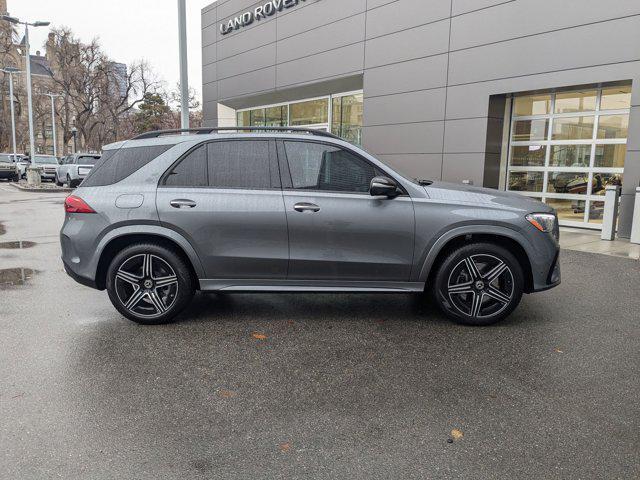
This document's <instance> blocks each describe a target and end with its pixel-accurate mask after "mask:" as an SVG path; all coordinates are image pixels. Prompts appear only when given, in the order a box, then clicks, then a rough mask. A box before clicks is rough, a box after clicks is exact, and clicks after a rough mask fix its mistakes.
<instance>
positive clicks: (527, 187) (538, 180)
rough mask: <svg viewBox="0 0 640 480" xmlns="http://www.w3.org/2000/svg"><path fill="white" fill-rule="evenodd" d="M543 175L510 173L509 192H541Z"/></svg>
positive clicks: (537, 173)
mask: <svg viewBox="0 0 640 480" xmlns="http://www.w3.org/2000/svg"><path fill="white" fill-rule="evenodd" d="M543 186H544V173H542V172H510V173H509V190H513V191H516V192H542V187H543Z"/></svg>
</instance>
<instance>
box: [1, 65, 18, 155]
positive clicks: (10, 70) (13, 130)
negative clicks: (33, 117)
mask: <svg viewBox="0 0 640 480" xmlns="http://www.w3.org/2000/svg"><path fill="white" fill-rule="evenodd" d="M1 71H2V72H4V73H8V74H9V104H10V105H11V140H12V141H13V159H14V160H17V158H18V157H17V154H18V152H17V149H16V112H15V106H14V105H13V74H14V73H19V72H20V70H18V69H17V68H15V67H4V68H3V69H2V70H1Z"/></svg>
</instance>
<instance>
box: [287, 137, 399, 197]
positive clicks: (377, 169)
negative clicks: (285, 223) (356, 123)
mask: <svg viewBox="0 0 640 480" xmlns="http://www.w3.org/2000/svg"><path fill="white" fill-rule="evenodd" d="M285 142H298V143H316V144H320V145H327V146H330V147H333V148H338V149H340V150H345V151H346V152H348V153H350V154H351V155H353V156H355V157H357V158H359V159H360V160H363V161H364V162H365V163H367V164H368V165H370V166H371V167H373V169H374V170H375V172H376V176H379V173H381V174H382V176H385V177H390V178H391V179H392V180H393V181H394V182H396V184H397V185H398V188H399V189H400V190H401V191H402V193H401V194H400V195H398V197H410V195H409V193H408V192H407V190H406V189H405V188H404V186H403V185H402V182H400V181H398V179H397V178H396V177H395V176H394V175H390V174H389V173H388V172H387V171H385V170H383V169H381V168H380V167H379V166H377V165H376V164H374V163H372V162H371V161H370V160H369V159H368V158H365V157H364V156H363V155H360V154H359V153H358V152H355V151H353V150H351V149H350V148H346V147H344V146H342V145H336V144H334V143H331V142H327V141H323V140H318V139H308V140H307V139H300V138H290V139H289V138H279V139H278V164H279V165H281V167H280V169H281V175H282V176H283V182H282V184H283V186H282V190H283V191H287V192H291V191H293V192H313V193H329V194H340V195H359V196H366V197H370V198H371V194H370V193H369V192H368V191H367V192H345V191H343V190H317V189H309V188H295V187H294V186H293V177H292V176H291V167H290V165H289V158H288V156H287V150H286V146H285ZM281 153H282V156H283V157H284V158H283V159H282V161H281V159H280V154H281ZM283 165H284V167H285V168H284V169H283ZM283 170H285V172H286V174H288V178H285V177H284V175H285V172H283ZM285 180H288V182H286V183H287V186H286V187H285V186H284V184H285ZM396 198H397V197H396Z"/></svg>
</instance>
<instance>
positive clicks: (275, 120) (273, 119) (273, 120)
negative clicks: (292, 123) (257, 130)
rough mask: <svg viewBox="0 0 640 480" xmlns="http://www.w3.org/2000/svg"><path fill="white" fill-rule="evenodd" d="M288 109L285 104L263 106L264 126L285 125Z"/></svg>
mask: <svg viewBox="0 0 640 480" xmlns="http://www.w3.org/2000/svg"><path fill="white" fill-rule="evenodd" d="M288 111H289V109H288V108H287V106H286V105H281V106H279V107H270V108H265V113H264V118H265V126H267V127H286V126H287V125H288V124H289V117H288Z"/></svg>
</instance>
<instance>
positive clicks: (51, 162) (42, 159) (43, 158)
mask: <svg viewBox="0 0 640 480" xmlns="http://www.w3.org/2000/svg"><path fill="white" fill-rule="evenodd" d="M31 164H32V165H33V166H35V167H40V168H42V172H41V173H40V178H41V179H42V180H51V181H52V182H53V181H55V178H56V171H57V169H58V158H57V157H54V156H53V155H41V154H38V155H34V156H33V158H32V159H31Z"/></svg>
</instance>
